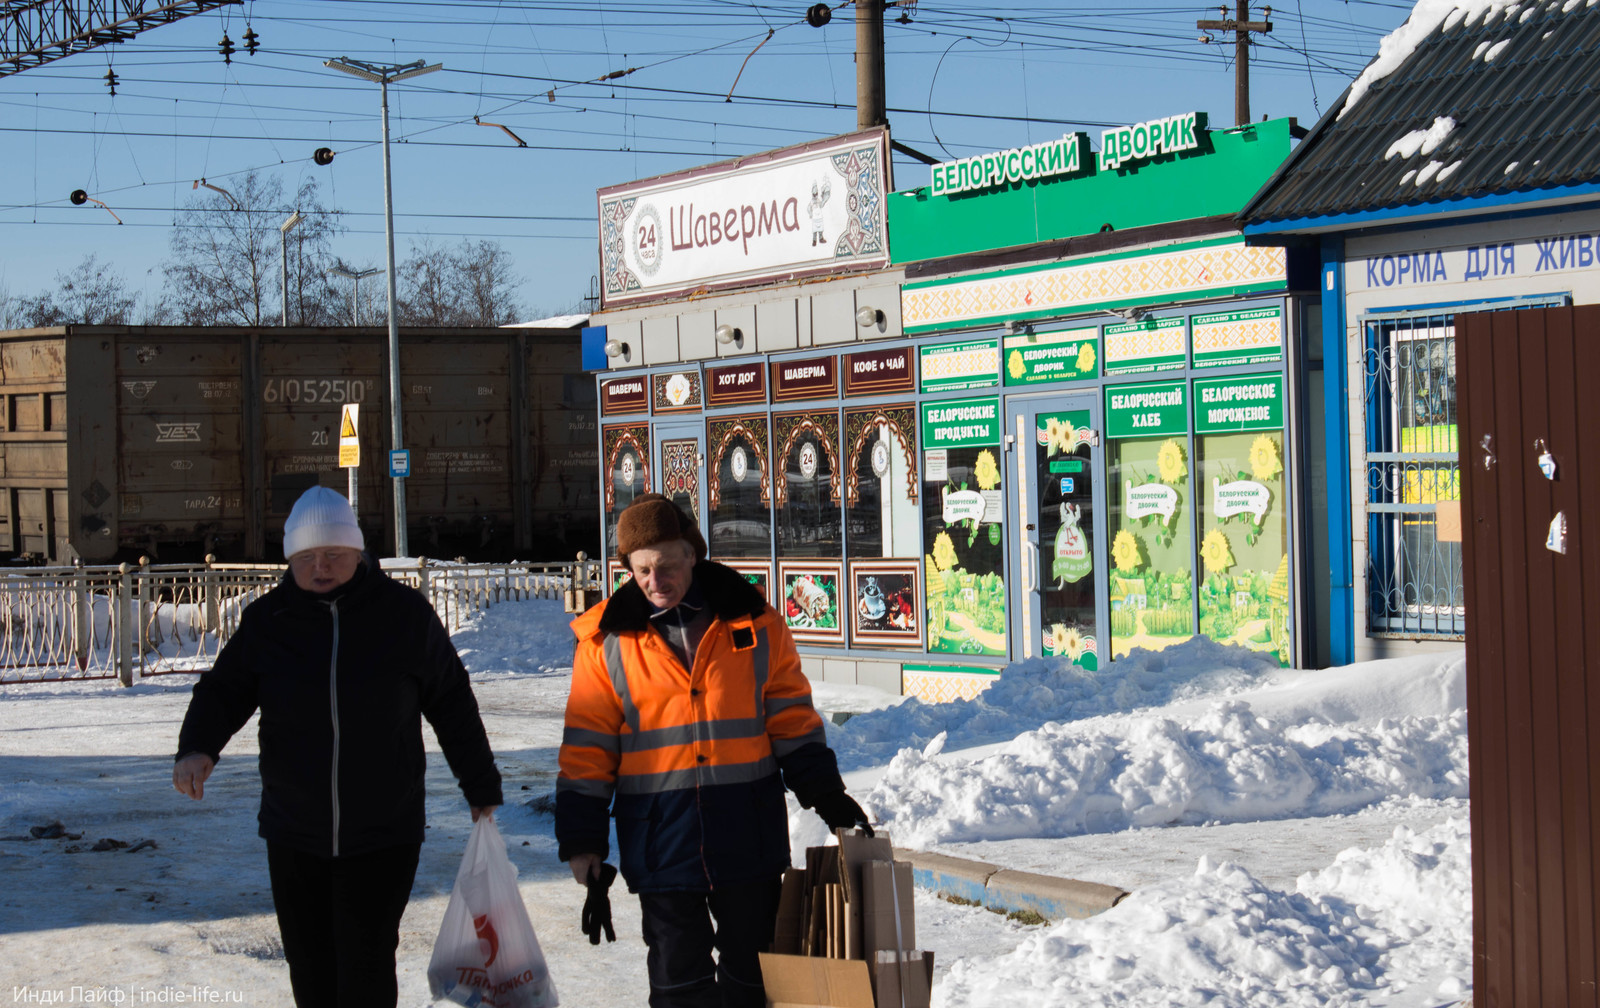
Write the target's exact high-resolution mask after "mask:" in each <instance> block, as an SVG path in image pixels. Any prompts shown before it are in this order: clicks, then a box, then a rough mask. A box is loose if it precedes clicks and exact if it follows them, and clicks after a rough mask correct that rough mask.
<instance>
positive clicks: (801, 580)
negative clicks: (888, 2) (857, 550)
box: [773, 560, 844, 644]
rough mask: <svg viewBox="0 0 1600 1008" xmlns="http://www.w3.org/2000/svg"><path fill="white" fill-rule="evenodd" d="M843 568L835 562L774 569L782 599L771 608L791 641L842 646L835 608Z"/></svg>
mask: <svg viewBox="0 0 1600 1008" xmlns="http://www.w3.org/2000/svg"><path fill="white" fill-rule="evenodd" d="M843 566H844V565H843V564H840V563H838V562H837V561H821V560H801V561H796V562H794V563H780V564H779V565H778V570H779V581H780V583H781V585H782V588H783V597H782V598H781V599H779V600H777V601H776V602H774V603H773V606H774V608H776V609H777V610H778V611H779V612H781V613H783V619H784V622H785V623H787V624H788V626H789V632H790V633H792V634H793V635H794V639H795V640H797V641H814V642H816V643H819V644H843V643H844V622H843V620H841V619H840V606H839V601H840V594H839V590H840V588H841V584H840V582H842V581H843V580H844V578H843V575H842V573H841V569H842V567H843Z"/></svg>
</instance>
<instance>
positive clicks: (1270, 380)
mask: <svg viewBox="0 0 1600 1008" xmlns="http://www.w3.org/2000/svg"><path fill="white" fill-rule="evenodd" d="M1282 429H1283V375H1279V374H1266V375H1248V376H1244V377H1236V378H1215V379H1211V380H1208V381H1197V382H1195V383H1194V432H1195V433H1196V434H1230V433H1234V432H1236V431H1257V430H1282Z"/></svg>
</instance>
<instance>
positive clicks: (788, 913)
mask: <svg viewBox="0 0 1600 1008" xmlns="http://www.w3.org/2000/svg"><path fill="white" fill-rule="evenodd" d="M838 837H839V846H838V847H836V848H832V849H830V848H827V847H813V848H810V849H808V850H807V851H806V866H807V867H806V870H804V871H801V870H798V869H790V870H789V871H788V872H786V873H785V874H784V885H783V895H782V896H781V897H780V901H779V912H778V922H777V928H776V936H775V938H776V940H775V941H774V943H773V952H771V953H763V954H762V956H761V970H762V977H763V979H764V981H765V984H766V989H767V999H768V1004H769V1005H771V1006H772V1008H928V1005H929V1003H930V1001H931V996H932V987H933V954H932V953H931V952H921V951H907V950H910V949H913V948H914V947H915V944H916V921H915V918H914V912H915V911H914V903H913V895H912V894H913V888H912V881H911V866H910V865H909V864H906V863H904V862H901V863H899V864H896V863H895V862H894V861H893V857H894V853H893V848H892V847H891V846H890V844H889V841H888V838H886V837H881V836H880V837H865V836H860V835H856V834H854V833H850V832H846V831H842V830H841V831H839V834H838ZM897 946H898V949H899V950H900V951H899V952H898V953H897V951H896V949H897ZM808 951H809V952H810V953H811V954H809V955H807V954H804V953H806V952H808ZM875 991H876V996H875V994H874V992H875Z"/></svg>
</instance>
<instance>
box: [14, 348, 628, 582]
mask: <svg viewBox="0 0 1600 1008" xmlns="http://www.w3.org/2000/svg"><path fill="white" fill-rule="evenodd" d="M580 339H581V331H580V330H579V329H578V328H576V327H574V328H560V329H540V328H504V329H490V328H475V329H422V328H418V329H402V330H401V333H400V375H401V411H402V419H403V422H404V426H405V439H404V440H405V444H404V445H403V446H402V447H406V448H409V449H410V450H411V477H410V478H409V479H407V480H406V518H407V522H406V524H407V535H408V539H409V546H410V551H411V552H412V553H416V554H420V555H426V556H446V557H453V556H466V557H469V558H472V559H485V560H489V559H495V560H507V559H513V558H516V559H568V558H570V557H571V556H572V555H573V554H574V553H575V552H576V551H578V550H587V551H589V552H590V553H591V554H592V553H594V552H596V550H597V548H598V546H599V529H598V513H599V509H598V505H597V494H598V487H597V485H596V480H597V477H596V476H595V473H596V472H597V468H598V467H597V464H596V458H595V452H596V449H595V401H594V399H595V393H594V383H593V381H592V379H590V378H589V377H588V376H586V375H585V374H584V373H583V371H582V368H581V364H580V346H579V344H580ZM387 340H388V334H387V331H386V330H384V329H381V328H356V329H352V328H276V327H273V328H254V327H194V326H80V325H69V326H61V327H54V328H48V329H24V330H12V331H8V332H0V398H3V404H0V405H3V408H0V556H6V557H11V558H15V559H23V560H32V561H48V562H66V561H69V560H72V559H81V560H83V561H85V562H89V563H104V562H110V561H116V560H120V559H129V558H133V557H138V556H141V555H142V556H149V557H151V558H153V559H159V560H162V561H166V562H172V561H180V560H194V559H199V558H201V557H203V556H204V555H206V554H207V553H214V554H216V555H217V556H218V557H219V558H222V559H225V560H276V559H279V558H281V555H282V554H281V552H280V550H281V529H282V525H283V520H284V518H285V517H287V515H288V512H289V508H290V506H291V505H292V504H293V502H294V500H295V498H296V497H297V496H299V494H300V492H301V491H302V490H304V489H305V488H306V487H307V486H310V485H311V484H313V483H317V482H320V483H323V484H325V485H327V486H332V487H336V488H339V489H340V490H343V489H344V488H345V486H346V483H347V471H346V470H344V469H341V468H339V465H338V461H339V459H338V447H339V425H340V418H341V413H342V411H343V407H344V405H345V404H346V403H355V404H357V406H358V422H357V436H358V438H359V441H360V446H361V464H360V466H359V467H358V468H357V470H356V472H357V479H358V481H357V491H358V492H357V512H358V514H359V517H360V519H361V522H362V524H363V526H364V527H365V529H366V532H367V541H368V543H369V544H371V546H372V547H373V548H374V549H376V550H378V551H379V552H385V551H386V550H387V549H388V548H391V547H392V544H393V536H392V534H391V533H390V530H391V528H392V524H391V523H392V521H393V497H394V494H393V490H392V483H391V481H390V479H389V476H388V451H389V448H390V447H391V445H390V436H389V434H390V423H389V410H388V399H389V369H388V342H387Z"/></svg>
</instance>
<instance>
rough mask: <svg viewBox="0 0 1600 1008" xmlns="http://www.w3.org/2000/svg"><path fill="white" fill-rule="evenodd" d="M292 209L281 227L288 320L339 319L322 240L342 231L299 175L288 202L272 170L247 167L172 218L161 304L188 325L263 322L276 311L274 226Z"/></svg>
mask: <svg viewBox="0 0 1600 1008" xmlns="http://www.w3.org/2000/svg"><path fill="white" fill-rule="evenodd" d="M295 210H298V211H300V213H302V214H303V215H304V218H303V219H302V220H301V221H300V223H299V224H298V225H297V226H296V227H295V228H293V229H292V230H291V231H289V233H288V255H289V312H288V314H289V321H290V323H291V324H295V325H326V324H329V323H331V322H333V321H334V320H335V319H337V318H339V317H340V315H339V307H338V306H339V293H338V291H337V290H335V289H334V287H333V286H332V284H331V283H330V282H329V281H328V278H327V277H326V276H325V275H324V273H325V271H326V269H327V267H328V266H329V265H330V264H331V260H330V257H329V252H328V246H329V244H330V239H331V238H332V237H333V235H334V234H336V233H337V232H339V231H340V230H342V228H340V227H339V225H338V224H337V223H336V222H335V219H334V215H333V213H332V212H331V211H330V210H329V209H328V208H327V207H324V206H323V205H322V203H321V202H320V201H319V200H318V199H317V183H316V181H315V180H313V179H306V180H305V181H304V182H302V183H301V185H300V188H299V190H298V191H297V192H296V193H295V194H294V198H293V199H292V200H288V199H286V198H285V196H284V187H283V182H282V180H281V179H279V178H278V177H277V176H264V175H262V174H260V173H259V172H250V173H248V174H246V175H242V176H238V177H235V178H233V179H232V180H231V186H230V188H229V189H228V190H227V191H223V192H218V191H215V190H212V191H208V192H206V193H205V194H204V195H201V196H198V197H196V198H195V199H194V200H193V201H191V203H190V204H189V206H188V207H187V208H186V209H185V210H184V211H183V212H182V213H181V214H180V215H179V216H178V218H177V220H175V221H174V225H175V226H174V230H173V233H172V258H171V259H169V260H168V261H167V262H165V263H164V264H162V272H163V273H164V274H165V276H166V289H165V295H164V296H163V307H164V308H165V309H167V310H168V311H169V312H170V313H171V316H172V317H173V318H174V319H176V320H177V321H181V322H183V323H185V324H188V325H262V324H272V323H275V322H277V321H279V319H280V317H281V314H282V299H283V295H282V292H281V291H280V289H279V288H280V287H281V276H280V270H281V262H280V259H281V256H282V252H283V248H282V242H283V234H282V232H281V231H280V230H279V226H280V225H281V224H282V223H283V222H284V219H285V218H287V217H288V216H289V214H290V213H292V212H294V211H295Z"/></svg>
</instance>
